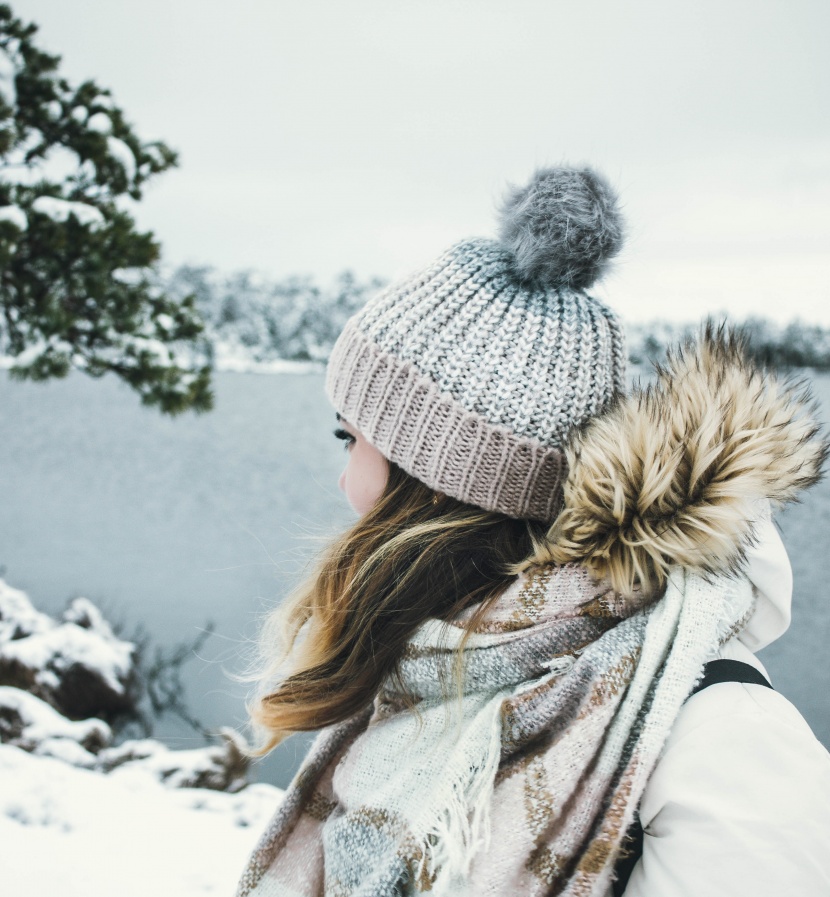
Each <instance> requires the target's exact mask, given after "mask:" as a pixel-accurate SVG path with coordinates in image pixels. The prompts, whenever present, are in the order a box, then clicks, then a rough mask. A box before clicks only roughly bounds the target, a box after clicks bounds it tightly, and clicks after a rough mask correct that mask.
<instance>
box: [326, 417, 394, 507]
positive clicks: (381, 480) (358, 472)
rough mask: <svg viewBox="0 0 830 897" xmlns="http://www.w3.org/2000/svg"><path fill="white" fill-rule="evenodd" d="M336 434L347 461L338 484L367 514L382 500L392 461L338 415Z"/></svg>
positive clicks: (351, 500) (353, 505) (350, 502)
mask: <svg viewBox="0 0 830 897" xmlns="http://www.w3.org/2000/svg"><path fill="white" fill-rule="evenodd" d="M337 421H338V424H339V426H338V428H337V429H336V430H335V431H334V435H335V436H336V437H337V438H338V439H342V440H343V441H344V443H345V446H346V452H347V455H348V460H347V461H346V467H345V469H344V470H343V473H341V474H340V480H339V482H338V485H339V486H340V488H341V489H342V490H343V492H345V493H346V498H347V499H348V500H349V504H350V505H351V506H352V507H353V508H354V510H355V511H357V513H358V514H361V515H363V514H365V513H366V512H367V511H369V510H370V509H371V508H372V506H373V505H374V504H375V502H376V501H377V500H378V499H379V498H380V496H381V493H382V492H383V490H384V487H385V486H386V481H387V479H388V478H389V462H388V461H387V460H386V458H385V457H384V456H383V455H382V454H381V453H380V451H378V449H376V448H375V446H373V445H372V443H371V442H369V441H368V440H367V439H366V437H365V436H363V434H362V433H361V432H360V431H359V430H358V429H357V428H356V427H354V426H353V425H352V424H350V423H349V422H348V421H347V420H346V419H345V418H343V417H341V416H340V415H339V414H338V415H337Z"/></svg>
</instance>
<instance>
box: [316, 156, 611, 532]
mask: <svg viewBox="0 0 830 897" xmlns="http://www.w3.org/2000/svg"><path fill="white" fill-rule="evenodd" d="M622 241H623V222H622V218H621V215H620V212H619V209H618V204H617V197H616V194H615V193H614V191H613V189H612V188H611V187H610V185H609V184H608V183H607V181H605V180H604V179H603V178H602V177H601V176H600V175H598V174H597V173H596V172H594V171H592V170H591V169H587V168H586V169H580V170H577V169H571V168H547V169H541V170H539V171H537V172H536V173H535V174H534V176H533V178H532V179H531V181H530V183H529V184H528V185H527V186H526V187H524V188H521V189H513V190H512V191H511V192H510V193H509V195H508V196H507V199H506V201H505V203H504V206H503V208H502V212H501V232H500V239H499V240H498V241H494V240H488V239H473V240H465V241H463V242H461V243H458V244H456V245H455V246H453V247H452V248H451V249H449V250H448V251H447V252H445V253H444V254H443V255H442V256H441V257H440V258H439V259H438V260H437V261H436V262H435V263H434V264H432V265H430V266H429V267H428V268H426V269H425V270H423V271H420V272H419V273H417V274H415V275H414V276H412V277H410V278H408V279H406V280H402V281H399V282H397V283H393V284H392V285H391V286H389V287H387V288H386V289H385V290H383V291H382V292H380V293H379V294H378V295H377V296H375V297H374V298H372V299H370V300H369V302H368V303H367V304H366V305H365V306H364V307H363V308H362V309H361V310H360V311H359V312H358V313H357V314H356V315H354V316H353V317H352V318H350V319H349V321H348V322H347V324H346V327H345V328H344V330H343V332H342V334H341V335H340V337H339V339H338V340H337V342H336V343H335V346H334V349H333V350H332V354H331V357H330V360H329V363H328V369H327V373H326V391H327V393H328V396H329V399H330V400H331V402H332V404H333V405H334V407H335V408H336V409H337V411H339V412H340V414H341V415H342V416H343V417H344V418H345V419H346V420H347V421H348V422H349V423H351V424H353V425H354V426H355V427H356V428H357V429H358V430H359V431H360V432H361V433H362V434H363V435H364V436H365V437H366V438H367V439H368V440H369V441H370V442H371V443H372V444H373V445H375V446H376V447H377V448H378V449H379V450H380V451H381V452H382V453H383V454H384V455H385V456H386V457H387V458H388V459H389V460H391V461H393V462H395V464H397V465H398V466H399V467H401V468H403V469H404V470H405V471H406V472H407V473H409V474H411V475H412V476H414V477H416V478H417V479H419V480H421V481H422V482H424V483H426V484H427V485H428V486H430V487H432V488H433V489H435V490H436V491H439V492H442V493H444V494H445V495H449V496H452V497H453V498H457V499H460V500H461V501H464V502H467V503H468V504H472V505H477V506H479V507H482V508H486V509H487V510H492V511H501V512H502V513H504V514H507V515H509V516H511V517H518V518H528V519H535V520H541V521H550V520H552V519H553V518H554V517H555V516H556V513H557V512H558V509H559V506H560V504H561V498H562V483H563V480H564V477H565V476H566V471H565V463H564V456H563V452H562V448H563V446H564V444H565V441H566V440H567V438H568V435H569V433H570V432H571V431H572V430H573V428H574V427H578V426H579V425H580V424H582V423H584V422H585V421H586V420H588V419H589V418H590V417H592V416H593V415H595V414H597V413H598V412H599V411H600V410H601V409H602V408H603V407H604V406H606V405H607V404H608V403H609V402H610V400H611V398H612V396H613V395H614V394H615V393H616V392H618V391H622V390H623V388H624V381H625V351H624V346H623V335H622V328H621V326H620V322H619V320H618V319H617V317H616V316H615V315H614V313H613V312H612V311H611V310H610V309H609V308H607V307H606V306H605V305H603V303H601V302H599V301H598V300H597V299H594V298H593V297H591V296H589V295H588V294H587V293H586V292H585V291H586V290H587V289H588V288H590V286H591V285H592V284H593V283H594V282H595V281H596V280H597V279H598V278H599V277H600V276H601V275H602V274H603V272H604V270H605V267H606V265H607V262H608V260H609V259H610V258H612V257H613V256H614V255H616V254H617V253H618V252H619V250H620V248H621V246H622Z"/></svg>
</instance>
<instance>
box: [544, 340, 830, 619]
mask: <svg viewBox="0 0 830 897" xmlns="http://www.w3.org/2000/svg"><path fill="white" fill-rule="evenodd" d="M827 453H828V441H827V439H826V437H825V435H824V434H823V433H821V431H820V428H819V425H818V423H817V420H816V413H815V404H814V402H813V400H812V398H811V397H810V394H809V391H808V388H807V387H806V386H805V385H804V384H803V383H795V382H792V381H788V380H781V379H779V378H778V377H777V376H775V375H774V374H772V373H770V372H768V371H764V370H761V369H760V368H758V367H756V366H755V365H754V364H753V363H752V362H750V361H749V360H748V358H747V356H746V353H745V349H744V344H743V342H742V340H741V338H740V337H739V336H737V335H736V334H735V333H733V332H729V331H728V330H726V329H725V328H717V329H716V328H714V327H713V326H712V325H707V327H706V328H705V330H704V332H703V333H702V335H701V337H700V338H699V339H698V340H697V341H694V342H687V343H686V344H685V345H683V346H682V347H680V348H679V349H677V350H675V351H674V352H673V353H671V354H670V355H669V358H668V360H667V362H666V363H665V365H662V366H658V368H657V376H656V380H655V381H654V382H653V383H651V384H649V385H647V386H645V387H642V386H639V385H638V386H635V387H634V389H633V390H632V391H631V392H630V393H629V394H627V395H625V396H621V397H620V398H619V399H618V400H617V401H616V402H615V403H614V404H613V405H612V406H611V407H610V408H609V409H608V410H607V411H606V412H604V413H603V414H601V415H599V416H597V417H595V418H593V419H592V420H591V421H590V422H589V423H588V424H587V425H586V426H585V427H583V428H582V429H581V430H579V431H578V432H575V433H574V435H573V437H572V439H571V441H570V443H569V445H568V446H567V448H566V454H567V460H568V466H569V475H568V478H567V481H566V483H565V488H564V506H563V509H562V511H561V513H560V514H559V516H558V517H557V518H556V520H555V521H554V523H553V525H552V526H551V528H550V530H549V531H548V534H547V540H546V542H545V543H544V544H543V545H540V546H539V548H538V549H537V552H536V554H535V556H534V558H533V562H537V563H538V562H541V563H548V562H551V561H553V562H554V563H557V564H564V563H574V562H575V563H579V564H584V565H585V566H587V567H588V568H589V569H590V570H591V571H592V572H593V573H594V575H595V576H597V578H604V579H608V580H609V581H610V583H611V584H612V586H613V587H614V588H615V589H616V590H617V591H618V592H620V593H621V594H624V595H627V596H640V597H641V598H642V600H643V601H647V600H650V598H652V597H653V596H654V595H655V594H658V593H659V592H660V590H661V589H662V587H663V585H664V583H665V579H666V574H667V572H668V570H669V569H670V568H671V567H673V566H676V565H679V566H682V567H684V568H687V569H689V570H693V571H695V572H697V573H701V574H704V575H709V576H715V575H723V574H726V575H731V574H735V573H737V572H738V571H742V570H744V569H745V568H746V565H747V550H748V549H749V547H750V546H751V545H752V544H753V541H754V540H755V538H756V533H755V527H754V526H753V522H754V521H756V520H757V518H758V516H759V509H761V508H762V507H763V505H764V500H765V499H769V500H770V501H772V502H773V503H778V504H781V503H785V502H790V501H794V500H797V498H798V496H799V494H800V492H801V491H802V490H803V489H805V488H807V487H808V486H811V485H812V484H813V483H815V482H816V481H817V480H818V479H819V478H820V477H821V468H822V465H823V462H824V460H825V458H826V456H827Z"/></svg>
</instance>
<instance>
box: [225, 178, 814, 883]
mask: <svg viewBox="0 0 830 897" xmlns="http://www.w3.org/2000/svg"><path fill="white" fill-rule="evenodd" d="M622 236H623V226H622V220H621V216H620V213H619V210H618V204H617V199H616V196H615V194H614V192H613V190H612V189H611V188H610V186H609V185H608V184H607V183H606V181H605V180H604V179H603V178H601V177H600V176H599V175H597V174H596V173H595V172H593V171H591V170H588V169H584V170H573V169H565V168H554V169H545V170H541V171H539V172H537V173H536V174H535V175H534V177H533V178H532V180H531V181H530V183H529V184H528V185H527V186H526V187H524V188H523V189H518V190H515V191H513V192H512V193H511V194H510V196H509V197H508V199H507V202H506V203H505V207H504V210H503V213H502V222H501V235H500V240H499V241H497V242H495V241H490V240H470V241H465V242H463V243H460V244H458V245H456V246H454V247H452V248H451V249H450V250H449V251H448V252H447V253H445V254H444V255H443V256H442V257H441V258H439V259H438V261H437V262H436V263H435V264H433V265H432V266H430V267H429V268H427V269H426V270H425V271H423V272H420V273H419V274H417V275H416V276H414V277H413V278H411V279H408V280H406V281H403V282H401V283H396V284H394V285H393V286H391V287H390V288H388V289H387V290H385V291H384V292H382V293H381V294H380V295H379V296H377V297H376V298H374V299H373V300H372V301H370V302H369V303H368V304H367V305H366V307H365V308H364V309H363V310H362V311H361V312H359V313H358V314H357V315H355V317H354V318H352V319H351V320H350V321H349V323H348V324H347V326H346V328H345V330H344V332H343V334H342V335H341V336H340V338H339V340H338V342H337V344H336V346H335V348H334V351H333V353H332V356H331V359H330V362H329V367H328V372H327V391H328V395H329V398H330V399H331V401H332V403H333V405H334V407H335V409H336V411H337V414H338V419H339V427H338V430H337V435H338V436H339V437H340V438H342V439H344V440H345V444H346V447H347V449H348V451H349V461H348V464H347V468H346V471H345V472H344V475H343V477H342V478H341V486H342V487H343V488H344V490H345V491H346V493H347V495H348V497H349V499H350V501H351V502H352V504H353V505H354V507H355V509H356V510H357V511H358V513H359V514H360V515H361V516H360V519H359V520H358V522H357V523H356V524H355V525H354V526H353V528H352V529H351V530H350V531H348V532H347V533H346V534H345V535H344V536H343V537H341V538H340V539H339V540H338V541H336V542H335V544H333V545H332V546H331V547H330V548H329V550H328V552H327V553H326V555H325V556H324V557H323V559H322V560H321V563H320V566H319V568H318V570H317V571H316V572H315V573H314V575H313V576H312V577H311V578H310V579H309V580H308V582H306V583H305V584H304V585H303V586H301V588H300V589H299V590H298V592H297V593H296V595H295V596H294V598H293V600H292V601H291V602H290V604H289V606H288V608H287V609H286V610H284V611H281V612H279V613H278V614H277V615H275V617H274V618H273V619H272V621H271V623H270V625H269V626H268V627H267V629H266V632H265V636H264V642H263V644H264V645H266V652H267V653H269V654H271V655H272V656H273V662H272V664H271V666H270V668H269V671H268V674H267V676H266V678H265V680H264V686H263V689H262V693H261V695H260V697H259V698H258V700H257V702H256V704H255V705H254V707H253V708H252V710H253V717H254V720H255V721H256V722H257V723H258V724H259V725H260V726H262V728H263V729H264V731H265V733H266V742H265V744H264V746H263V750H267V749H269V748H270V747H272V746H273V745H275V744H277V743H278V742H279V741H280V740H281V739H282V738H283V737H285V736H286V735H287V734H289V733H291V732H294V731H302V730H316V729H320V730H321V733H320V735H319V737H318V739H317V741H316V742H315V745H314V747H313V748H312V750H311V752H310V754H309V756H308V758H307V759H306V761H305V763H304V766H303V768H302V769H301V770H300V772H299V773H298V775H297V777H296V778H295V780H294V782H293V783H292V785H291V787H290V788H289V790H288V792H287V794H286V797H285V800H284V802H283V803H282V805H281V806H280V808H279V810H278V812H277V815H276V817H275V818H274V820H273V821H272V823H271V825H270V827H269V829H268V831H266V833H265V835H264V836H263V838H262V840H261V842H260V844H259V846H258V848H257V850H256V851H255V853H254V855H253V857H252V858H251V861H250V864H249V867H248V869H247V870H246V872H245V874H244V876H243V879H242V882H241V884H240V890H239V894H240V895H248V894H257V895H280V897H299V895H302V897H312V895H323V894H325V895H332V897H333V895H338V897H339V895H349V897H352V895H354V897H357V895H366V897H368V895H373V897H380V895H398V894H415V893H420V892H430V893H431V894H434V895H473V894H475V895H480V894H490V895H518V894H521V895H548V894H566V895H597V897H604V895H607V894H610V893H611V891H612V888H614V887H616V892H617V893H621V892H622V890H623V888H624V889H625V893H626V895H628V897H640V895H642V897H649V895H655V897H666V895H675V894H676V895H686V894H688V895H700V894H704V893H705V894H707V895H713V894H730V895H735V894H743V893H746V894H752V895H754V897H757V895H764V894H773V893H774V894H776V895H778V894H780V893H782V892H783V891H784V890H785V886H786V891H787V892H788V893H796V894H808V893H809V894H818V893H822V892H830V869H828V861H827V859H826V857H825V854H826V853H827V851H826V849H825V847H826V841H827V836H828V834H830V815H829V814H830V811H828V806H830V801H828V797H830V759H829V758H828V756H827V754H826V752H825V751H824V750H823V748H821V746H820V745H819V744H818V743H817V742H816V741H815V739H814V738H813V737H812V735H811V733H810V732H809V729H808V728H807V726H806V724H805V723H804V722H803V720H802V719H801V718H800V716H799V715H798V714H797V712H796V711H795V710H794V708H792V707H791V705H789V704H788V703H787V702H786V700H785V699H783V698H782V697H781V696H780V695H778V694H776V693H775V692H773V691H772V690H771V689H770V688H768V687H766V685H765V683H764V680H763V678H762V677H761V678H759V677H758V671H760V669H761V668H760V664H759V663H758V662H757V661H756V660H755V659H754V657H753V655H752V651H754V650H757V648H759V647H761V646H763V644H765V643H766V642H768V641H769V640H771V638H773V637H775V636H776V635H777V634H779V633H780V631H782V630H783V628H785V626H786V615H787V612H788V611H787V602H788V598H789V591H790V582H789V568H788V565H787V562H786V555H785V554H784V552H783V548H782V546H781V544H780V540H779V539H778V536H777V533H776V531H775V529H774V527H773V525H772V523H771V521H770V517H769V502H770V500H771V501H774V502H778V503H781V502H786V501H790V500H792V499H794V498H795V497H796V496H797V495H798V493H799V492H800V490H801V489H803V488H804V487H806V486H808V485H810V484H811V483H813V482H815V481H816V479H817V478H818V477H819V473H820V467H821V464H822V462H823V459H824V456H825V454H826V444H825V442H824V441H823V439H821V438H819V437H818V436H817V434H816V426H815V424H814V423H813V420H812V417H811V409H810V407H809V405H808V404H807V401H806V398H805V397H804V396H803V395H799V394H797V393H796V392H794V391H793V390H791V389H789V388H787V387H785V386H782V385H780V384H778V383H776V382H775V381H774V380H772V379H769V378H767V377H766V376H765V375H762V374H761V373H759V372H758V371H756V370H755V369H754V368H752V367H751V366H750V365H749V364H748V362H746V360H745V359H744V357H743V355H742V352H741V347H740V345H739V342H738V341H737V340H736V339H735V338H734V337H731V336H729V335H728V334H725V333H722V332H715V331H714V330H712V329H711V328H709V329H708V330H707V331H706V332H705V333H704V334H703V336H702V338H701V340H700V342H699V343H698V344H697V345H688V346H686V347H685V348H683V349H682V350H679V351H677V352H676V353H675V354H674V355H673V356H672V357H671V358H670V360H669V362H668V364H667V366H666V367H665V368H664V369H662V370H659V371H658V374H657V380H656V382H655V383H654V384H653V385H652V386H650V387H649V388H647V389H646V390H635V391H634V392H633V393H632V394H631V395H630V396H627V397H626V396H624V394H623V393H624V384H625V367H624V366H625V352H624V347H623V337H622V330H621V327H620V324H619V322H618V319H617V318H616V316H615V315H614V313H613V312H612V311H611V310H610V309H608V308H607V307H606V306H605V305H603V304H602V303H600V302H599V301H597V300H596V299H594V298H593V297H591V296H590V295H589V294H588V293H587V292H586V290H588V289H589V288H590V287H591V285H592V284H593V283H594V282H595V281H596V279H597V278H598V277H600V276H601V275H602V273H603V271H604V270H605V267H606V265H607V263H608V261H609V260H610V259H611V258H612V257H613V256H615V255H616V254H617V253H618V252H619V250H620V248H621V246H622ZM280 643H281V644H282V650H281V652H280V653H277V651H276V649H277V645H278V644H280ZM718 658H720V659H721V660H722V659H725V658H731V659H733V660H737V661H740V662H741V663H742V664H743V666H739V667H738V668H734V667H733V668H729V670H731V672H728V673H727V675H726V678H731V679H732V680H733V681H729V682H725V683H721V684H718V685H716V686H712V687H711V688H706V689H705V690H703V691H699V692H698V693H697V694H695V695H694V696H693V697H691V698H690V697H689V696H690V694H691V693H692V692H693V690H694V689H695V687H696V685H697V686H699V685H700V684H701V677H702V676H703V673H704V669H705V668H706V669H709V670H710V671H711V670H713V669H714V668H713V667H707V666H706V665H707V663H708V662H710V661H713V660H715V659H718ZM747 667H749V672H748V673H747V672H746V670H747ZM719 669H721V670H722V669H723V667H720V668H719ZM735 669H737V670H738V673H735ZM782 769H786V773H785V774H784V775H782ZM807 783H808V786H807ZM638 825H639V826H641V829H640V830H641V831H644V838H643V841H644V843H643V846H642V855H641V854H640V848H638V847H637V846H636V832H637V831H638ZM626 865H627V866H628V868H627V869H626ZM632 866H633V873H631V871H630V867H632ZM629 874H630V878H628V876H629ZM615 881H616V886H615V884H614V882H615ZM822 889H824V891H822Z"/></svg>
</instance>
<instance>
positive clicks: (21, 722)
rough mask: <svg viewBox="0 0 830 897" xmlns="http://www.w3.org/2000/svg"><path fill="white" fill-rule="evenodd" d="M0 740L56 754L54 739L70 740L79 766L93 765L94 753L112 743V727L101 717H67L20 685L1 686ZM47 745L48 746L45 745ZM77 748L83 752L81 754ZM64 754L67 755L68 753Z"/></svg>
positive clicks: (31, 749)
mask: <svg viewBox="0 0 830 897" xmlns="http://www.w3.org/2000/svg"><path fill="white" fill-rule="evenodd" d="M0 742H3V743H4V744H11V745H14V746H15V747H19V748H22V749H23V750H25V751H39V752H40V753H47V754H50V755H53V756H54V755H55V752H56V751H57V752H59V753H60V752H62V749H61V747H60V746H58V745H56V744H55V742H70V743H71V744H72V747H69V748H68V749H67V750H68V751H71V756H72V757H73V760H72V761H71V762H76V764H77V765H78V766H93V765H94V764H95V756H94V755H95V754H97V753H98V752H99V751H100V750H101V749H102V748H105V747H107V746H108V745H110V744H112V730H111V729H110V727H109V726H108V725H107V724H106V723H105V722H104V721H103V720H100V719H86V720H78V721H75V720H68V719H67V718H66V717H65V716H61V715H60V713H58V712H57V710H55V709H54V708H52V707H50V706H49V705H48V704H47V703H45V702H44V701H41V700H40V698H36V697H35V696H34V695H32V694H29V693H28V692H25V691H22V690H21V689H19V688H12V687H10V686H8V685H3V686H0ZM45 744H48V748H44V747H43V746H44V745H45ZM76 748H80V750H81V751H82V752H83V753H82V754H81V753H78V751H77V750H76ZM63 753H64V756H66V754H65V752H63Z"/></svg>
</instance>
